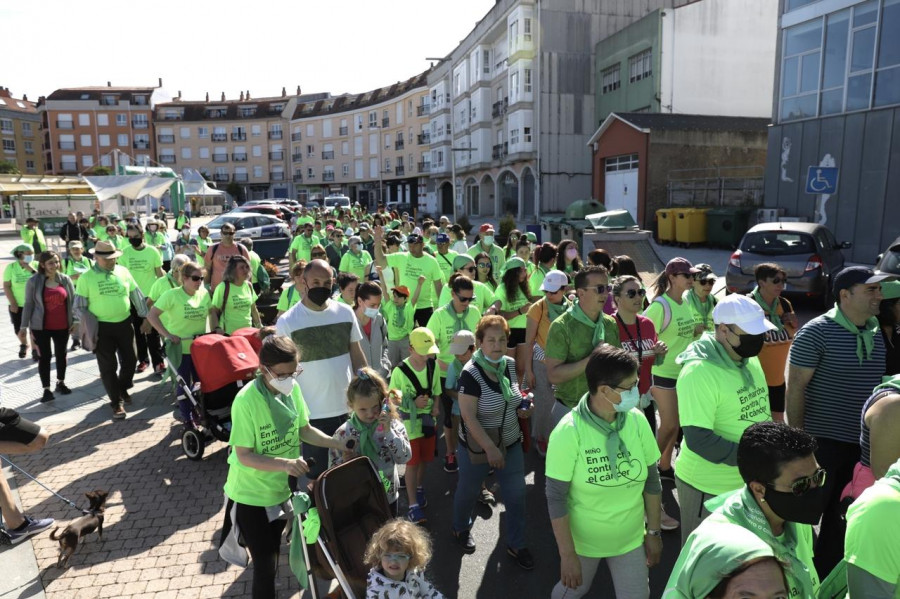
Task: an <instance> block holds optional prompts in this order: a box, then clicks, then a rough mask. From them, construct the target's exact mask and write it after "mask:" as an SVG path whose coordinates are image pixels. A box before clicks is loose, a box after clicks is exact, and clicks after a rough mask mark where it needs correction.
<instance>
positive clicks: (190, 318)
mask: <svg viewBox="0 0 900 599" xmlns="http://www.w3.org/2000/svg"><path fill="white" fill-rule="evenodd" d="M160 280H162V279H160ZM220 287H221V285H220ZM230 299H231V298H229V300H230ZM209 305H210V297H209V292H208V291H207V290H206V288H205V287H203V286H202V285H201V286H200V289H198V290H197V292H196V293H195V294H194V295H193V296H190V295H188V294H187V293H186V292H185V291H184V288H183V287H176V288H174V289H169V290H168V291H166V292H165V293H163V294H162V295H161V296H160V297H159V299H158V300H156V301H155V303H154V304H153V307H155V308H159V309H160V311H162V315H161V316H160V317H159V318H160V320H161V321H162V323H163V326H165V327H166V330H167V331H169V332H170V333H172V334H173V335H176V336H178V337H181V352H182V353H184V354H189V353H191V343H192V342H193V341H194V340H193V337H194V336H195V335H202V334H203V333H205V332H206V319H207V316H209Z"/></svg>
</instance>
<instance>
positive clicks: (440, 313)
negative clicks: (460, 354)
mask: <svg viewBox="0 0 900 599" xmlns="http://www.w3.org/2000/svg"><path fill="white" fill-rule="evenodd" d="M467 312H468V314H467V313H466V312H463V314H457V313H456V311H455V310H454V309H453V306H452V305H451V304H448V305H446V306H441V307H440V308H438V309H437V310H435V311H434V312H433V313H432V314H431V318H429V319H428V324H426V325H425V326H426V327H427V328H428V329H429V330H430V331H431V332H432V333H434V339H435V341H436V342H437V346H438V349H439V350H441V353H439V354H438V364H439V365H440V367H441V372H442V373H443V374H444V378H446V376H447V367H448V366H449V365H450V362H452V361H453V360H454V359H455V358H454V356H453V354H451V353H450V342H451V341H453V335H455V334H456V331H457V328H456V325H457V321H459V320H462V321H463V323H462V329H461V330H465V331H472V332H473V333H474V332H475V328H476V327H477V326H478V321H479V320H481V312H480V311H479V310H478V308H476V307H475V306H469V309H468V310H467Z"/></svg>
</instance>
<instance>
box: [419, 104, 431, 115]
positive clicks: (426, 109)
mask: <svg viewBox="0 0 900 599" xmlns="http://www.w3.org/2000/svg"><path fill="white" fill-rule="evenodd" d="M430 108H431V106H430V105H429V104H419V105H418V106H416V116H425V115H426V114H428V112H429V109H430Z"/></svg>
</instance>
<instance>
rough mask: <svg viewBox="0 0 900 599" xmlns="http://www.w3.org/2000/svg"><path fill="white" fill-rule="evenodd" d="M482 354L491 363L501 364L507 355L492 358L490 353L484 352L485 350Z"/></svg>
mask: <svg viewBox="0 0 900 599" xmlns="http://www.w3.org/2000/svg"><path fill="white" fill-rule="evenodd" d="M481 355H482V356H484V359H485V360H487V361H488V362H490V363H491V364H499V363H500V362H502V361H503V358H505V357H506V356H500V357H499V358H497V359H496V360H494V359H492V358H491V357H490V356H489V355H487V354H486V353H484V352H482V353H481Z"/></svg>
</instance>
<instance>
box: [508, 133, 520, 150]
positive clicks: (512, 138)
mask: <svg viewBox="0 0 900 599" xmlns="http://www.w3.org/2000/svg"><path fill="white" fill-rule="evenodd" d="M518 143H519V130H518V129H510V130H509V145H511V146H514V145H516V144H518Z"/></svg>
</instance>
